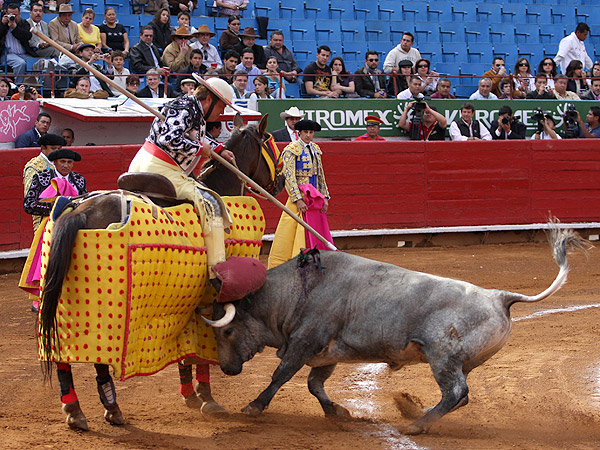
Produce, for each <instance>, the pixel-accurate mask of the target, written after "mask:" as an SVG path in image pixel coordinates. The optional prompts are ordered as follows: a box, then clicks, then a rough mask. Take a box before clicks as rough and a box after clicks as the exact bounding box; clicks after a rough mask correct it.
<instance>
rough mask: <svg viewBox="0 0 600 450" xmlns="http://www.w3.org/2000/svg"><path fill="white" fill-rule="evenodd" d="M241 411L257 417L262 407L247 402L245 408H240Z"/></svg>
mask: <svg viewBox="0 0 600 450" xmlns="http://www.w3.org/2000/svg"><path fill="white" fill-rule="evenodd" d="M242 412H243V413H244V414H246V415H247V416H250V417H257V416H260V415H261V414H262V409H260V408H257V407H256V406H254V405H253V404H252V403H250V404H248V405H247V406H246V407H245V408H243V409H242Z"/></svg>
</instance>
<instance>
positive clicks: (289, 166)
mask: <svg viewBox="0 0 600 450" xmlns="http://www.w3.org/2000/svg"><path fill="white" fill-rule="evenodd" d="M281 158H282V160H283V174H284V175H285V190H286V191H287V193H288V195H289V196H290V198H291V199H292V201H293V202H294V203H296V202H297V201H298V200H302V199H303V198H304V197H303V196H302V192H300V189H299V188H298V181H297V180H296V155H294V154H293V153H292V152H291V151H290V150H287V149H284V151H283V154H282V155H281Z"/></svg>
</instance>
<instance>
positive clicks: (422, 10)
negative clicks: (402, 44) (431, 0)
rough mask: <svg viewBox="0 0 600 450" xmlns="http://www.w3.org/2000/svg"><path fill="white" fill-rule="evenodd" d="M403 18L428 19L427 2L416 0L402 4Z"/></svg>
mask: <svg viewBox="0 0 600 450" xmlns="http://www.w3.org/2000/svg"><path fill="white" fill-rule="evenodd" d="M402 20H407V21H411V22H416V21H417V20H420V21H427V2H425V1H421V0H416V1H412V2H410V3H408V2H407V3H403V4H402Z"/></svg>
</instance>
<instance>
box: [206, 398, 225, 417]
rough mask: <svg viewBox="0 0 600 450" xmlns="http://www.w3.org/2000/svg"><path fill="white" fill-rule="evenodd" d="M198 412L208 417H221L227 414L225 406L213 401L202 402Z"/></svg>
mask: <svg viewBox="0 0 600 450" xmlns="http://www.w3.org/2000/svg"><path fill="white" fill-rule="evenodd" d="M200 412H201V413H202V415H203V416H208V417H223V416H226V415H228V414H229V412H228V411H227V410H226V409H225V408H223V407H222V406H221V405H219V404H218V403H217V402H215V401H212V402H204V404H203V405H202V408H201V409H200Z"/></svg>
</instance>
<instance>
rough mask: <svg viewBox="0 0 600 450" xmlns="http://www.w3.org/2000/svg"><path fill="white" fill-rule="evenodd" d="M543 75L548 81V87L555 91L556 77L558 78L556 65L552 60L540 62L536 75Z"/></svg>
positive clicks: (547, 59)
mask: <svg viewBox="0 0 600 450" xmlns="http://www.w3.org/2000/svg"><path fill="white" fill-rule="evenodd" d="M538 73H543V74H545V75H546V78H547V79H548V87H549V88H552V89H554V77H555V76H556V74H557V72H556V63H555V62H554V60H553V59H552V58H544V59H542V60H541V61H540V64H539V65H538V69H537V72H536V74H538Z"/></svg>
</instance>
